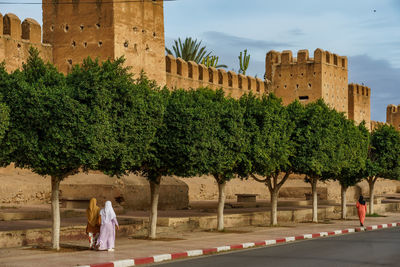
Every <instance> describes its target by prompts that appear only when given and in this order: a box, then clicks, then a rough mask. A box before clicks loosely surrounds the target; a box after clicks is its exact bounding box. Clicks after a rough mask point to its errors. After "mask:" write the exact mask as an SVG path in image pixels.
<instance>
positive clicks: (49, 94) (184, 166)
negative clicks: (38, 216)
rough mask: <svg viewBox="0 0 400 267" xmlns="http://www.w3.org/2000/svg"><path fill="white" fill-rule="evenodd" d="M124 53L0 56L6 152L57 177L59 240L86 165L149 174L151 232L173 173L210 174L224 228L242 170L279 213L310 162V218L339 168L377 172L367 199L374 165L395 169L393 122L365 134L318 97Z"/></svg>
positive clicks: (398, 154)
mask: <svg viewBox="0 0 400 267" xmlns="http://www.w3.org/2000/svg"><path fill="white" fill-rule="evenodd" d="M123 62H124V61H123V59H118V60H116V61H114V62H110V61H106V62H103V63H101V64H100V63H99V62H98V61H93V60H91V59H87V60H85V61H84V63H83V65H82V66H75V67H74V68H73V70H72V71H71V73H69V74H68V75H67V76H64V75H63V74H60V73H59V72H58V71H57V70H56V69H55V68H54V67H53V66H52V65H50V64H44V63H43V61H42V60H41V59H40V58H39V56H38V53H37V51H35V50H31V51H30V58H29V59H28V61H27V63H26V64H24V65H23V68H22V70H17V71H14V72H13V73H11V74H8V73H7V72H6V71H5V69H4V66H3V67H1V68H0V90H1V91H0V92H1V94H2V95H3V102H4V103H5V104H4V105H0V123H1V125H0V137H2V139H1V142H0V146H1V149H0V151H2V152H1V158H0V160H1V164H2V166H6V165H8V164H10V163H11V162H14V163H15V165H16V166H17V167H21V168H28V169H30V170H32V171H33V172H35V173H38V174H40V175H43V176H50V177H51V182H52V183H51V184H52V199H51V200H52V212H53V248H55V249H59V231H60V216H59V196H58V194H59V184H60V182H61V181H62V180H63V179H65V178H66V177H68V176H70V175H73V174H75V173H77V172H79V171H88V170H99V171H102V172H104V173H106V174H108V175H110V176H117V177H120V176H122V175H126V174H128V173H130V172H136V173H140V174H142V175H143V176H145V177H146V178H147V179H148V181H149V184H150V189H151V190H150V191H151V211H150V227H149V237H150V238H155V237H156V222H157V206H158V196H159V190H160V183H161V180H162V177H164V176H168V175H176V176H180V177H194V176H200V175H212V176H213V177H214V178H215V180H216V182H217V184H218V188H219V204H218V230H223V228H224V223H223V208H224V201H225V193H224V188H225V185H226V183H227V182H228V181H229V180H230V179H233V178H235V177H239V178H241V179H255V180H257V181H259V182H261V183H264V184H265V185H266V188H268V190H269V191H270V194H271V203H272V205H271V224H272V225H275V224H277V199H278V194H279V190H280V188H281V187H282V186H283V184H284V183H285V182H286V180H287V179H288V178H289V176H290V175H291V174H292V173H298V174H305V175H306V177H307V178H306V180H307V181H308V182H310V184H311V185H312V192H313V221H315V222H316V221H317V219H318V218H317V194H316V188H317V182H318V181H321V180H327V179H334V180H338V181H339V182H340V183H341V185H342V187H343V191H344V192H345V190H346V189H347V188H348V187H349V186H351V185H353V184H355V183H357V182H358V181H359V180H360V179H368V180H371V182H370V186H371V203H372V202H373V185H374V183H375V181H376V177H384V178H390V179H397V178H398V177H399V172H400V135H399V133H398V132H397V131H395V130H394V128H393V127H391V126H386V125H383V126H381V127H379V128H377V129H376V130H375V131H374V132H373V133H372V135H370V134H369V132H368V131H367V129H366V128H365V126H364V125H363V124H361V125H359V126H356V125H354V122H352V121H350V120H347V119H346V118H345V116H344V115H343V114H341V113H338V112H336V111H335V110H333V109H330V108H329V107H328V106H327V105H326V104H325V103H324V102H323V101H322V100H319V101H317V102H315V103H311V104H308V105H305V106H304V105H302V104H300V103H299V102H294V103H292V104H291V105H289V106H287V107H284V106H283V105H282V104H281V100H280V99H278V98H276V97H275V96H274V95H273V94H271V95H268V96H263V97H256V96H254V95H251V94H248V95H244V96H243V97H241V98H240V99H238V100H236V99H232V98H229V97H226V96H225V95H224V93H223V91H222V90H217V91H213V90H209V89H205V88H202V89H198V90H188V91H185V90H176V91H172V92H171V91H168V90H167V89H159V88H157V86H156V84H155V83H154V82H151V81H149V80H147V79H146V78H145V77H144V76H143V75H142V76H141V77H140V78H139V79H137V80H134V79H133V78H132V77H131V75H130V74H129V72H128V69H127V68H124V67H123ZM280 174H283V175H280ZM342 196H343V197H345V194H343V195H342ZM343 203H345V201H343ZM344 207H345V206H344ZM370 208H371V209H372V208H373V206H371V207H370ZM371 212H373V211H372V210H371ZM343 216H345V212H344V213H343Z"/></svg>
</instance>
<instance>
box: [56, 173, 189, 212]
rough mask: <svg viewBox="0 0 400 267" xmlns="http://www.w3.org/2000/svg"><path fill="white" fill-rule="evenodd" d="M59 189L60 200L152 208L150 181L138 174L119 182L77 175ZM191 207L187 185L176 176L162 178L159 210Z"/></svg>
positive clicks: (97, 174)
mask: <svg viewBox="0 0 400 267" xmlns="http://www.w3.org/2000/svg"><path fill="white" fill-rule="evenodd" d="M60 190H61V197H60V198H61V199H62V200H64V201H68V202H73V201H74V200H75V201H77V202H81V201H86V202H87V203H88V201H89V199H90V198H92V197H95V198H96V199H97V201H98V203H99V205H100V206H102V205H104V203H105V201H107V200H110V201H111V202H113V205H115V206H122V207H123V208H124V209H135V210H147V209H149V207H150V186H149V182H148V181H147V180H146V179H145V178H143V177H141V176H137V175H129V176H125V177H122V178H121V179H116V178H110V177H108V176H106V175H103V174H100V173H90V174H88V175H85V174H78V175H75V176H73V177H71V178H68V179H67V180H65V182H63V183H61V184H60ZM79 205H82V204H79ZM188 205H189V199H188V186H187V185H186V184H185V183H183V182H182V181H180V180H178V179H176V178H174V177H163V178H162V180H161V185H160V197H159V205H158V207H159V209H160V210H169V209H185V208H187V207H188ZM86 206H87V205H86Z"/></svg>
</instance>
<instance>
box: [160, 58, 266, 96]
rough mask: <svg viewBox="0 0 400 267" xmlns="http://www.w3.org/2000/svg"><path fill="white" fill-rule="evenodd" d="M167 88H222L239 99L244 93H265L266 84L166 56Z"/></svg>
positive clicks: (259, 80) (252, 78)
mask: <svg viewBox="0 0 400 267" xmlns="http://www.w3.org/2000/svg"><path fill="white" fill-rule="evenodd" d="M165 62H166V72H167V86H168V87H169V88H171V89H173V88H184V89H189V88H198V87H209V88H212V89H218V88H223V89H224V91H225V92H226V93H227V94H228V95H231V96H232V97H240V96H241V95H243V94H244V93H247V92H253V93H254V94H257V95H261V94H264V93H266V92H267V89H268V82H265V81H263V80H261V79H258V78H254V77H251V76H245V75H242V74H237V73H235V72H233V71H228V72H227V71H225V70H223V69H216V68H212V67H210V68H208V67H206V66H205V65H202V64H197V63H196V62H193V61H189V62H186V61H185V60H183V59H181V58H175V57H174V56H172V55H167V56H166V58H165Z"/></svg>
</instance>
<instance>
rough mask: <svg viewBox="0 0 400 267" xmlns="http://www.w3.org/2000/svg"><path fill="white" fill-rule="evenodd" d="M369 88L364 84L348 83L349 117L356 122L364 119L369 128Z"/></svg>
mask: <svg viewBox="0 0 400 267" xmlns="http://www.w3.org/2000/svg"><path fill="white" fill-rule="evenodd" d="M370 99H371V89H370V88H369V87H366V86H364V85H359V84H353V83H351V84H349V119H352V120H354V121H355V122H356V123H357V124H359V123H360V122H362V121H365V124H366V125H365V126H366V127H367V129H370V128H371V100H370Z"/></svg>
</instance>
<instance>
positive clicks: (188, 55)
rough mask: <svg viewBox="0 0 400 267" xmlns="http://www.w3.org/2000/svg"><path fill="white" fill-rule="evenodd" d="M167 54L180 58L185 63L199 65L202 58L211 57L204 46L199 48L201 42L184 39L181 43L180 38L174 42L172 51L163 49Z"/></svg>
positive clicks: (188, 38) (189, 38)
mask: <svg viewBox="0 0 400 267" xmlns="http://www.w3.org/2000/svg"><path fill="white" fill-rule="evenodd" d="M165 50H166V52H167V54H169V55H174V56H175V57H180V58H182V59H183V60H185V61H194V62H196V63H197V64H200V63H201V61H202V60H203V58H207V57H210V56H211V52H207V48H206V47H205V46H201V41H198V40H197V39H192V38H191V37H186V39H185V41H183V42H182V40H181V38H178V40H175V41H174V45H173V46H172V50H171V49H169V48H165Z"/></svg>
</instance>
